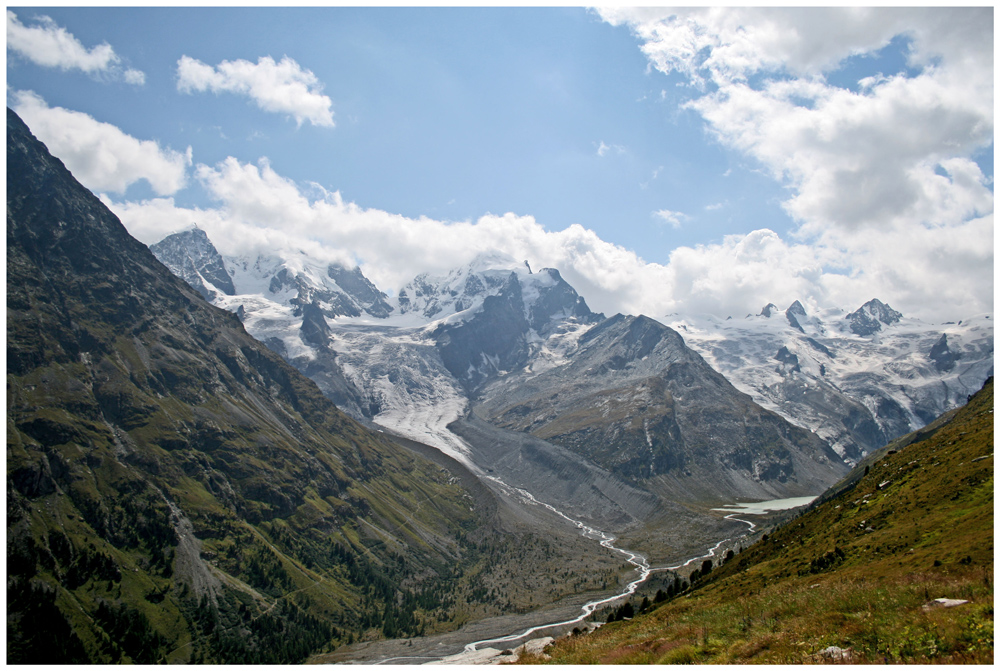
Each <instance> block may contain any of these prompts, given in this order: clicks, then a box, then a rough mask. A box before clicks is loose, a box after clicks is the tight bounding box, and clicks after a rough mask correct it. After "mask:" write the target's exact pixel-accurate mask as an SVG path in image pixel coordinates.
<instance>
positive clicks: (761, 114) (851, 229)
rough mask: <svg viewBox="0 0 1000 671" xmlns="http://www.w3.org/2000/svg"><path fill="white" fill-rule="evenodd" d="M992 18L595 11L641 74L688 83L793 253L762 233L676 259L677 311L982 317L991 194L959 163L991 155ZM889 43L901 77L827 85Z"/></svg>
mask: <svg viewBox="0 0 1000 671" xmlns="http://www.w3.org/2000/svg"><path fill="white" fill-rule="evenodd" d="M992 11H993V10H992V9H991V8H987V7H983V8H960V9H953V8H918V9H898V8H882V9H873V8H826V9H812V8H809V9H788V8H726V9H722V8H700V9H691V10H674V9H657V8H639V9H617V8H616V9H609V10H601V15H602V16H603V17H604V18H605V20H607V21H609V22H610V23H613V24H615V25H620V24H626V25H628V26H629V28H630V29H631V30H632V31H633V32H634V34H635V35H636V36H637V37H638V38H639V40H640V43H641V47H640V48H641V49H642V51H643V53H644V54H645V55H646V56H647V58H648V59H649V62H650V64H651V65H652V66H653V67H654V68H656V69H658V70H659V71H661V72H663V73H667V74H670V73H678V74H680V75H682V76H683V77H684V78H686V80H687V82H688V84H689V92H690V94H692V97H691V100H690V102H689V103H688V104H687V107H688V108H689V109H692V110H694V111H696V112H698V113H699V114H700V115H701V116H702V117H703V119H704V120H705V122H706V125H707V129H708V131H709V132H710V134H711V135H712V136H714V138H715V139H716V140H717V141H718V142H719V143H720V144H722V145H723V146H725V147H728V148H730V149H733V150H736V151H738V152H740V153H742V154H744V155H746V156H749V157H751V158H753V159H755V160H756V161H759V163H760V165H762V166H763V167H764V168H765V169H766V170H767V171H768V172H769V173H770V174H771V175H772V176H773V178H774V179H775V180H777V181H779V182H780V183H782V184H783V185H784V186H786V187H787V188H788V189H789V194H790V195H789V197H788V198H787V199H786V200H785V201H784V203H783V206H784V208H785V210H786V211H787V212H788V213H789V214H790V215H791V216H792V217H793V219H794V220H795V221H796V222H797V223H798V225H799V226H798V229H797V230H796V231H794V232H793V238H794V239H795V240H796V241H797V243H796V244H790V243H789V242H788V241H786V240H782V239H781V238H780V237H778V236H777V235H776V234H774V233H773V232H770V231H766V232H765V231H763V230H762V231H754V232H752V233H750V234H748V235H745V236H731V237H727V238H726V239H725V240H724V241H723V242H722V243H720V244H714V245H704V246H697V247H693V248H681V249H678V250H676V251H675V252H674V254H673V255H672V256H671V257H670V262H669V264H668V266H667V268H668V269H669V275H670V279H669V281H668V285H669V286H670V291H673V292H674V295H675V296H676V297H677V299H678V301H679V302H682V303H683V304H684V305H686V306H687V309H697V308H698V307H701V308H705V309H706V310H707V311H710V312H714V313H719V312H720V311H722V312H731V313H734V314H735V313H738V312H739V311H740V310H739V307H738V306H739V305H740V304H742V303H743V302H745V301H750V300H757V301H759V300H762V299H765V300H771V301H774V302H775V303H777V304H779V305H781V304H787V303H788V302H791V301H792V300H795V299H802V300H804V299H806V298H809V297H813V298H815V299H816V300H817V301H818V304H820V305H839V306H842V307H849V306H851V305H856V304H859V303H858V301H863V300H867V298H870V297H872V296H879V297H880V298H883V299H884V300H888V301H889V302H891V303H892V304H893V305H898V306H900V309H902V310H903V311H904V312H908V313H909V314H915V315H924V316H928V317H930V318H933V317H934V316H942V315H948V316H949V317H955V316H958V317H959V318H961V315H962V314H963V311H965V313H966V314H967V313H969V312H976V311H989V310H992V303H993V272H992V268H993V230H992V221H993V216H992V213H993V192H992V190H991V188H990V187H991V182H992V180H991V179H990V178H987V177H986V176H985V175H984V174H983V173H982V171H981V170H980V168H979V166H978V165H977V164H976V163H975V161H973V160H972V158H973V156H974V154H975V153H976V152H978V151H981V150H982V149H983V148H986V147H988V146H989V145H990V144H991V143H992V142H993V28H992V27H993V15H992ZM893 39H902V40H903V43H902V44H903V45H904V47H905V48H906V49H907V51H906V52H905V57H906V60H907V66H908V68H909V69H908V71H906V72H898V73H897V72H883V73H878V74H876V75H872V76H869V77H864V78H862V79H861V81H860V82H858V86H857V87H851V88H842V87H838V86H835V85H833V84H831V83H830V82H831V81H836V79H835V78H834V77H833V75H834V73H836V72H837V70H838V69H839V68H840V67H841V65H842V64H843V63H844V61H845V59H847V58H848V57H851V56H866V57H872V58H873V60H872V63H877V62H880V61H877V60H875V57H876V54H877V52H878V51H879V50H880V49H882V48H884V47H885V46H887V45H889V44H890V43H891V41H892V40H893ZM897 44H899V43H897ZM750 249H766V250H767V252H768V257H769V258H770V259H771V262H764V261H763V260H761V259H758V258H757V257H756V256H754V255H753V254H749V253H748V250H750ZM765 297H767V298H765ZM744 309H746V308H744Z"/></svg>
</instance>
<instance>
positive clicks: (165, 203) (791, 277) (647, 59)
mask: <svg viewBox="0 0 1000 671" xmlns="http://www.w3.org/2000/svg"><path fill="white" fill-rule="evenodd" d="M824 12H825V13H824ZM984 12H985V13H984ZM43 17H48V18H47V19H46V18H43ZM987 18H988V24H987V25H986V28H985V29H984V27H983V24H984V19H987ZM775 35H779V36H782V38H781V39H775V38H774V36H775ZM788 35H792V36H793V37H795V38H796V39H784V36H788ZM803 45H808V46H803ZM987 47H988V49H987ZM102 49H103V51H101V50H102ZM46 50H47V51H48V53H49V55H51V53H52V52H53V51H60V53H62V51H65V55H64V57H63V58H62V59H61V60H60V59H56V58H54V57H53V58H49V57H48V56H47V55H46ZM110 50H113V56H110V57H108V54H107V52H108V51H110ZM102 57H103V59H104V60H103V61H101V60H100V59H101V58H102ZM265 58H270V59H271V61H270V66H268V67H265V66H266V65H267V63H263V62H262V59H265ZM283 59H284V60H283ZM182 62H186V64H187V65H186V66H182ZM185 68H187V69H185ZM225 68H231V69H230V70H226V72H227V73H229V74H226V75H224V74H223V71H224V70H225ZM237 71H238V73H237ZM233 73H236V74H233ZM959 73H961V77H959V76H958V74H959ZM282 77H287V78H288V79H287V81H283V80H282ZM960 79H961V80H962V81H959V80H960ZM992 79H993V74H992V9H990V8H986V9H972V10H912V11H911V10H878V11H877V12H874V13H870V14H864V15H863V16H859V15H858V14H857V11H853V13H852V10H839V9H833V10H823V11H820V10H817V11H815V12H814V11H811V10H783V9H771V10H767V9H765V10H754V9H743V10H731V11H728V12H721V11H720V10H712V9H704V8H703V9H700V10H692V11H691V12H689V13H685V14H676V13H671V12H666V11H663V10H655V9H639V10H624V9H617V10H608V11H604V12H600V13H599V12H596V11H591V10H587V9H583V8H553V9H530V8H459V9H454V8H437V9H431V8H382V9H365V8H299V9H291V10H290V9H266V8H244V9H239V8H221V9H198V8H171V9H151V8H149V9H147V8H139V9H135V8H131V9H130V8H97V9H93V8H91V9H84V8H68V7H67V8H45V9H33V8H27V7H15V8H9V10H8V49H7V92H8V105H11V106H13V107H14V108H15V110H17V111H18V112H19V113H21V114H22V117H24V118H25V120H26V122H28V124H29V126H30V127H32V129H33V131H34V132H35V133H36V134H37V135H39V137H40V139H42V140H43V141H44V142H46V143H47V144H48V145H49V147H50V150H52V151H53V153H55V154H56V155H57V156H60V157H61V158H63V159H64V160H65V161H66V162H67V165H69V167H70V168H71V169H73V170H74V173H75V174H77V176H78V178H80V179H81V181H83V182H84V183H85V184H87V186H89V187H90V188H92V189H93V190H94V191H95V192H97V193H99V194H102V197H103V198H104V199H105V201H106V202H107V203H108V204H109V205H110V206H111V207H112V208H113V209H114V210H115V211H116V212H117V213H118V214H119V216H121V217H122V219H123V221H124V222H125V224H126V225H127V226H128V227H129V229H130V230H131V231H132V232H133V234H134V235H136V236H137V237H139V238H140V239H141V240H143V241H144V242H147V243H152V242H155V241H156V240H157V239H159V238H160V237H162V236H163V235H166V234H168V233H169V232H171V231H172V230H175V229H177V228H179V227H181V226H184V225H188V224H189V222H190V220H192V219H197V220H198V223H199V225H202V226H203V227H204V228H206V230H207V231H208V232H209V234H210V236H212V237H213V240H214V241H215V242H216V244H217V246H219V247H220V249H222V250H223V251H224V253H226V252H229V253H237V252H242V253H249V252H250V251H252V249H251V248H254V245H256V248H254V249H256V250H257V251H266V249H267V248H268V247H272V248H273V247H275V246H280V245H282V244H288V245H293V244H300V243H303V244H304V242H308V243H309V244H311V245H314V246H315V247H316V249H317V250H318V253H321V254H324V253H325V254H328V255H331V256H337V255H338V254H341V255H345V254H346V255H347V256H349V257H350V258H351V259H353V260H354V261H357V262H360V263H361V264H362V268H363V270H365V272H366V273H367V274H369V276H371V277H372V278H373V279H374V280H375V281H376V282H377V283H378V284H379V285H380V286H381V287H382V288H383V289H385V290H387V291H390V292H391V291H392V290H394V289H396V288H398V286H401V285H402V284H403V283H404V282H405V281H407V280H408V279H410V278H412V276H413V274H416V272H421V271H430V272H441V271H445V270H447V269H448V268H450V267H451V266H453V265H458V264H459V263H462V262H465V261H467V260H468V258H469V257H470V256H471V255H472V254H474V253H475V252H477V251H484V249H483V248H490V247H496V248H501V249H503V250H504V251H508V252H509V253H511V254H512V255H514V256H515V257H521V256H525V257H528V258H529V259H530V260H531V261H532V265H533V266H542V265H555V266H557V267H559V268H560V269H561V270H563V271H564V274H566V275H567V277H568V278H569V279H570V280H571V281H573V282H574V284H575V285H576V286H577V288H578V289H580V290H581V292H582V293H584V295H585V296H587V297H588V300H590V301H591V302H592V303H596V304H597V307H598V308H599V309H604V310H605V311H617V310H619V309H620V310H622V311H630V312H646V313H649V314H652V315H653V316H659V315H662V314H665V313H666V312H667V311H678V310H689V311H699V312H700V311H705V312H714V313H717V314H718V313H724V312H727V311H731V312H736V313H739V314H745V313H746V312H747V311H748V310H750V309H755V308H759V307H760V305H764V304H765V303H766V302H769V301H773V302H775V303H777V304H779V305H782V303H790V302H791V301H792V300H795V299H802V300H804V301H805V302H806V303H807V305H809V304H811V305H813V306H815V307H827V306H830V305H834V304H836V305H843V307H846V308H849V309H854V308H855V307H857V305H853V304H852V303H853V302H858V304H860V302H863V301H864V300H867V299H868V298H871V297H872V296H874V295H878V296H879V297H880V298H882V299H883V300H887V301H888V302H890V303H891V304H893V306H894V307H899V308H902V309H904V311H910V312H911V313H913V312H914V311H916V312H920V313H922V314H925V315H926V316H928V317H937V316H949V317H950V316H951V313H950V312H949V310H950V311H952V312H961V313H971V312H983V311H991V310H992V302H993V291H992V265H993V259H992V246H993V239H992V191H993V185H992V179H993V160H992V158H993V148H992V147H993V145H992V137H993V129H992V116H993V113H992ZM987 85H988V87H987ZM281 86H285V87H286V88H285V89H281V88H280V87H281ZM289 86H290V87H291V88H287V87H289ZM969 87H974V95H972V96H971V98H972V99H971V100H968V101H967V102H963V103H961V104H959V103H956V102H955V101H954V100H953V99H952V96H965V97H969V90H968V88H969ZM289 91H291V93H289ZM29 92H30V93H29ZM266 100H270V101H271V102H266ZM269 105H270V107H269ZM60 115H61V116H60ZM68 128H72V129H73V132H72V133H70V132H67V130H66V129H68ZM113 129H117V131H119V132H120V134H116V133H115V132H114V130H113ZM142 143H146V144H145V145H143V144H142ZM150 143H155V145H152V146H151V145H150ZM140 146H143V147H145V148H144V149H141V148H140ZM143 152H153V153H151V154H150V153H143ZM154 154H155V155H154ZM112 157H113V158H112ZM130 157H131V158H130ZM507 213H511V216H508V217H506V218H505V216H504V215H507ZM956 237H957V238H960V241H959V242H958V243H954V244H952V242H949V243H948V244H949V245H951V246H953V247H954V249H950V248H944V249H942V244H943V242H942V241H946V242H947V241H949V240H951V241H953V240H954V239H955V238H956ZM897 242H898V244H896V243H897ZM300 246H301V245H300ZM894 246H895V249H894V250H893V251H895V252H900V253H905V254H907V255H908V256H909V260H908V261H907V262H905V263H904V262H902V261H900V259H898V258H893V256H894V255H893V254H890V253H889V250H890V249H892V248H893V247H894ZM984 249H988V252H986V251H983V250H984ZM896 255H897V256H898V254H896ZM987 270H988V273H987ZM987 274H988V277H987ZM916 277H919V278H920V279H919V281H916V282H915V281H914V278H916ZM942 284H947V285H949V286H956V287H959V288H956V289H954V290H951V291H946V292H944V293H943V294H942V292H940V291H936V292H935V291H934V287H935V285H937V286H938V287H940V286H941V285H942ZM928 301H933V305H932V306H931V307H928V305H927V304H928ZM757 303H759V304H760V305H757ZM782 307H784V306H783V305H782ZM957 316H958V317H959V318H961V316H962V314H958V315H957Z"/></svg>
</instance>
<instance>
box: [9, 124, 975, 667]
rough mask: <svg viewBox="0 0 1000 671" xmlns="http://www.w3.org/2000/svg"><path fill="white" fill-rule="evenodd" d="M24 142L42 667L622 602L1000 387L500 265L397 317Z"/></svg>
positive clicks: (35, 654) (31, 462) (279, 653)
mask: <svg viewBox="0 0 1000 671" xmlns="http://www.w3.org/2000/svg"><path fill="white" fill-rule="evenodd" d="M7 128H8V129H7V138H8V139H7V152H8V153H7V161H8V163H7V165H8V183H7V194H8V195H7V198H8V219H7V249H8V253H7V259H8V266H7V268H8V270H7V272H8V331H7V361H8V415H7V416H8V457H7V477H8V659H9V660H11V661H13V662H16V663H67V662H91V663H112V662H138V663H157V662H181V663H184V662H218V663H235V662H242V663H260V662H270V663H287V662H295V661H302V660H303V659H305V658H306V657H307V656H308V655H310V654H313V653H316V652H321V651H323V650H329V649H332V648H334V647H337V646H340V645H343V644H345V643H351V642H354V641H356V640H362V639H364V640H373V639H376V638H381V637H400V636H414V635H420V634H423V633H427V632H430V631H444V630H448V629H453V628H455V627H457V626H459V625H460V624H462V623H463V622H466V621H468V620H470V619H476V618H484V617H487V616H490V615H501V614H504V613H512V612H525V611H526V610H530V609H532V608H537V607H539V606H542V605H545V604H549V603H552V602H554V601H557V600H558V599H561V598H563V597H567V596H573V595H574V594H577V593H579V592H581V591H587V590H594V591H600V590H609V589H613V588H614V587H615V586H616V584H617V582H618V576H617V571H618V570H619V568H620V559H616V558H615V556H614V555H612V554H609V553H607V552H606V549H605V547H602V544H599V543H597V542H596V541H595V538H598V537H600V538H604V539H606V540H607V541H608V542H611V541H610V539H611V538H612V536H613V537H614V542H615V543H618V544H620V546H625V547H629V548H630V549H631V550H632V551H635V552H639V553H641V554H642V555H643V556H644V557H645V559H646V560H648V561H650V562H659V561H674V560H677V559H682V558H686V557H689V556H691V554H692V553H694V552H695V551H696V550H697V551H698V552H701V551H703V550H704V547H706V546H707V545H710V544H711V543H714V542H715V541H716V540H717V539H719V538H723V537H727V536H732V535H734V534H735V533H737V532H738V531H740V530H742V528H743V525H742V524H741V523H740V522H737V521H733V520H730V519H726V518H724V517H723V516H722V515H720V514H719V513H718V512H714V511H713V510H712V508H713V507H714V506H718V505H721V504H730V503H734V502H737V501H745V500H760V499H773V498H786V497H792V496H813V495H817V494H819V493H821V492H823V491H824V490H825V489H826V488H827V487H828V486H829V485H831V484H833V483H834V482H836V481H837V480H839V479H840V478H841V477H843V476H844V475H845V474H846V473H847V471H848V469H849V467H850V465H852V464H853V463H855V462H857V461H858V460H859V459H861V458H862V457H863V456H864V454H865V453H867V452H869V451H871V450H872V449H874V447H875V446H878V445H879V444H880V443H879V442H878V441H883V442H884V440H887V439H888V438H891V437H895V436H897V435H900V434H901V433H905V432H906V431H907V430H912V429H913V428H918V427H919V426H922V424H923V423H926V422H927V421H929V419H930V418H932V413H933V412H934V411H935V410H936V409H937V408H942V409H948V408H949V407H953V406H954V405H957V404H958V403H959V402H960V401H962V400H964V398H965V397H964V396H963V393H968V394H971V393H972V391H975V389H974V388H973V386H974V385H977V384H978V385H981V384H982V380H983V379H985V377H986V376H988V375H989V374H991V373H992V323H991V321H990V320H989V317H988V316H986V315H982V316H979V317H975V318H972V319H970V320H963V322H961V323H959V324H954V325H951V324H949V325H925V324H922V323H920V322H917V321H916V320H911V319H908V318H906V317H904V316H903V315H901V314H900V313H898V312H896V311H894V310H892V309H891V308H890V307H889V306H888V305H885V304H883V303H881V302H879V301H874V300H873V301H871V302H869V303H867V304H866V305H865V306H863V307H862V308H860V309H858V310H856V311H855V312H852V313H849V314H844V313H842V312H837V311H829V310H828V311H819V310H811V312H812V313H813V314H810V312H807V310H806V309H805V307H803V305H802V304H801V303H799V302H796V303H794V304H793V305H792V306H790V307H789V308H788V309H787V310H786V311H785V312H784V313H781V312H780V311H779V310H778V309H777V308H776V307H775V306H773V305H768V306H767V307H765V308H764V309H763V310H762V311H761V313H760V314H758V315H748V316H747V318H746V319H745V320H741V321H740V323H739V324H737V323H736V321H735V320H726V321H720V320H716V319H714V318H704V319H699V320H695V319H688V318H685V319H680V318H679V317H677V316H671V317H669V318H666V319H663V320H655V319H652V318H649V317H647V316H642V315H639V316H634V315H623V314H616V315H612V316H610V317H606V316H605V315H603V314H600V313H595V312H593V311H592V310H591V309H590V308H589V307H588V305H587V303H586V300H585V299H584V298H583V297H582V296H580V295H579V294H578V293H577V292H576V290H575V289H574V288H573V287H572V286H571V285H570V284H568V283H567V282H566V281H565V279H563V277H562V276H561V274H560V273H559V271H558V270H556V269H552V268H543V269H540V270H538V271H533V270H532V268H531V267H530V265H529V264H528V262H526V261H525V262H518V261H516V260H515V259H512V258H510V257H507V256H504V255H501V254H498V253H485V254H481V255H480V256H478V257H477V258H476V259H474V260H473V261H472V262H471V263H470V264H468V265H466V266H462V267H458V268H455V269H454V270H452V271H451V272H449V273H446V274H444V275H441V276H433V275H429V274H423V275H419V276H418V277H416V278H414V279H413V280H412V281H411V282H409V283H407V284H406V285H405V286H403V287H401V288H400V289H399V290H398V291H396V292H394V294H393V295H389V294H387V293H385V292H383V291H382V290H380V289H379V288H378V287H376V286H375V285H374V284H373V283H372V282H371V281H369V280H368V279H367V278H366V277H365V275H364V274H363V272H362V271H361V269H360V268H359V267H355V266H348V265H345V264H343V263H342V262H330V261H329V260H320V259H315V258H310V257H309V256H308V255H306V254H305V253H303V252H301V251H289V250H270V251H268V252H267V253H262V254H256V255H249V256H223V255H221V254H219V252H218V251H217V249H216V248H215V246H214V245H213V243H212V241H211V240H210V239H209V238H208V236H207V234H206V233H205V232H204V231H203V230H201V229H199V228H198V227H197V226H194V227H192V228H190V229H188V230H186V231H182V232H180V233H177V234H174V235H171V236H169V237H167V238H166V239H164V240H163V241H161V242H159V243H157V244H155V245H152V246H151V247H149V248H147V247H145V246H144V245H142V244H141V243H139V242H138V241H136V240H135V239H133V238H132V237H131V236H129V235H128V233H127V232H126V231H125V229H124V227H123V226H122V225H121V223H120V222H119V221H118V220H117V218H116V217H115V216H114V215H113V214H112V213H111V212H110V211H109V210H108V209H107V208H106V207H105V206H104V205H103V204H102V203H101V202H100V200H99V199H98V198H97V197H95V196H94V195H93V194H92V193H91V192H89V191H88V190H87V189H85V188H84V187H82V186H81V185H80V184H79V183H78V182H76V180H74V179H73V177H72V175H70V174H69V172H68V171H67V170H66V169H65V167H64V166H63V165H62V163H61V162H60V161H59V160H58V159H56V158H54V157H52V156H51V155H49V153H48V152H47V150H46V149H45V147H44V146H43V145H42V144H41V143H39V142H38V141H37V140H36V139H35V138H34V137H33V136H32V135H31V133H30V131H29V130H28V128H27V127H26V126H25V125H24V124H23V122H21V120H20V119H19V118H18V117H17V116H16V115H15V114H14V113H13V112H11V111H10V110H8V126H7ZM977 379H978V382H976V380H977ZM975 388H978V387H975ZM581 529H582V530H584V531H580V530H581ZM557 574H559V575H570V574H571V575H572V576H573V577H574V578H573V581H572V582H570V581H569V580H566V581H560V582H558V583H557V582H556V580H555V579H554V577H553V576H555V575H557Z"/></svg>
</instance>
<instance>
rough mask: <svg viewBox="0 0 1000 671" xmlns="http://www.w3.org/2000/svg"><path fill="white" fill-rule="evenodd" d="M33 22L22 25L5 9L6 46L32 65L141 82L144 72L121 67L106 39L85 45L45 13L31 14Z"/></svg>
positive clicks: (143, 78) (117, 57)
mask: <svg viewBox="0 0 1000 671" xmlns="http://www.w3.org/2000/svg"><path fill="white" fill-rule="evenodd" d="M35 21H36V22H37V23H36V25H32V26H26V25H24V24H23V23H21V22H20V20H18V18H17V15H16V14H15V13H14V12H12V11H10V10H9V9H8V10H7V48H8V49H9V50H11V51H14V52H15V53H17V54H19V55H20V56H22V57H24V58H27V59H28V60H30V61H31V62H33V63H35V64H36V65H41V66H43V67H48V68H60V69H62V70H82V71H83V72H86V73H87V74H91V75H102V76H105V77H109V78H111V79H119V78H120V79H123V80H124V81H125V82H126V83H128V84H134V85H142V84H144V83H145V81H146V75H145V74H144V73H143V72H141V71H140V70H135V69H132V68H123V67H122V65H121V58H120V57H119V56H118V55H117V54H116V53H115V50H114V49H113V48H112V47H111V45H110V44H108V43H107V42H105V43H103V44H99V45H97V46H95V47H93V48H91V49H87V48H86V47H84V46H83V44H82V43H81V42H80V40H78V39H77V38H76V37H74V36H73V34H72V33H70V32H68V31H67V30H66V29H65V28H63V27H61V26H59V25H57V24H56V22H55V21H53V20H52V19H51V18H50V17H48V16H39V17H36V18H35Z"/></svg>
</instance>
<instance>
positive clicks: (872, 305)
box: [844, 298, 903, 336]
mask: <svg viewBox="0 0 1000 671" xmlns="http://www.w3.org/2000/svg"><path fill="white" fill-rule="evenodd" d="M902 318H903V314H902V313H901V312H897V311H895V310H893V309H892V308H891V307H889V306H888V305H887V304H885V303H883V302H882V301H880V300H879V299H877V298H873V299H871V300H870V301H868V302H867V303H865V304H864V305H862V306H861V307H860V308H858V309H857V310H855V311H854V312H852V313H850V314H849V315H847V316H845V317H844V319H847V320H848V321H849V322H850V329H851V331H852V332H854V333H855V334H857V335H859V336H869V335H872V334H873V333H877V332H878V331H881V330H882V324H885V325H886V326H890V325H892V324H895V323H896V322H898V321H899V320H900V319H902Z"/></svg>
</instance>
